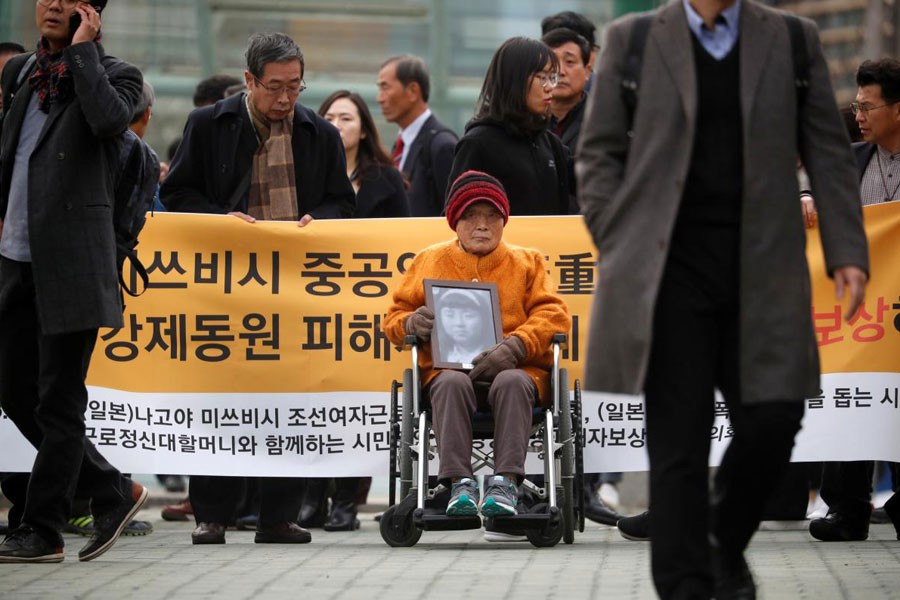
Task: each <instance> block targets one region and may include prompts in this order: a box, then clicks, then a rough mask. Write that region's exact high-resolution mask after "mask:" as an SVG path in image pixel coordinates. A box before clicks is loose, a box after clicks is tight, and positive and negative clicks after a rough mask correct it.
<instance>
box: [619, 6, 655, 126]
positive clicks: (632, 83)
mask: <svg viewBox="0 0 900 600" xmlns="http://www.w3.org/2000/svg"><path fill="white" fill-rule="evenodd" d="M652 23H653V14H652V13H651V14H646V15H641V16H639V17H637V18H636V19H635V21H634V25H633V26H632V28H631V36H630V37H629V39H628V53H627V54H626V55H625V64H624V66H623V69H622V101H623V102H625V110H626V111H627V112H628V132H629V134H630V133H631V130H632V128H633V127H634V113H635V111H636V110H637V101H638V97H637V91H638V87H639V86H640V83H641V64H642V63H643V60H644V47H645V46H646V45H647V36H648V35H649V33H650V25H651V24H652Z"/></svg>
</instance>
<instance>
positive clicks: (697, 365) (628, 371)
mask: <svg viewBox="0 0 900 600" xmlns="http://www.w3.org/2000/svg"><path fill="white" fill-rule="evenodd" d="M648 18H649V19H650V21H649V32H648V35H647V39H646V44H645V46H644V51H643V55H642V58H640V57H639V60H641V61H642V62H641V64H642V68H641V71H640V83H639V87H638V88H637V108H636V111H635V112H634V116H633V127H631V129H632V132H631V133H632V135H630V134H629V133H630V132H629V124H630V122H631V119H630V118H629V110H628V105H627V101H626V98H627V96H626V95H624V94H623V92H622V91H621V90H622V89H623V88H622V85H621V84H622V80H623V71H625V66H624V65H625V63H626V56H627V55H628V54H629V52H628V48H629V41H630V39H631V34H632V32H633V31H634V27H635V23H637V22H638V19H637V18H636V17H635V16H634V15H631V16H627V17H624V18H623V19H621V20H619V21H617V22H615V23H613V24H612V25H610V26H609V28H608V29H607V37H606V41H605V43H604V44H603V50H602V52H601V56H600V59H599V71H598V74H597V80H598V81H599V82H602V85H597V86H595V87H594V89H593V90H592V96H591V98H590V99H589V100H588V108H587V111H588V112H587V115H586V117H585V126H584V129H583V130H582V133H581V140H580V146H579V157H578V163H577V164H578V167H577V180H578V185H579V202H580V204H581V207H582V211H583V213H584V215H585V221H586V222H587V225H588V228H589V229H590V232H591V236H592V237H593V240H594V243H595V244H596V245H597V248H598V286H597V291H596V294H595V297H594V307H593V313H592V316H591V326H590V327H591V330H590V343H589V349H588V359H587V363H586V388H587V389H588V390H596V391H605V392H613V393H627V394H635V393H640V392H644V393H645V398H646V419H647V421H646V422H647V444H648V452H649V458H650V470H651V473H650V505H651V511H650V519H651V521H650V529H651V531H652V532H653V534H652V549H651V553H652V570H653V577H654V583H655V585H656V589H657V591H658V592H659V594H660V596H662V597H663V598H688V597H690V598H709V597H710V596H711V595H712V594H713V593H715V595H716V597H717V598H735V597H740V598H753V597H755V586H754V583H753V579H752V576H751V574H750V572H749V569H748V568H747V565H746V562H745V561H744V558H743V551H744V549H745V548H746V546H747V544H748V543H749V541H750V537H751V536H752V534H753V532H754V531H755V529H756V527H757V526H758V524H759V520H760V518H761V514H762V510H763V507H764V504H765V500H766V498H767V497H768V496H769V495H770V493H771V491H772V489H773V487H774V486H775V485H776V484H777V483H778V479H779V477H780V476H781V474H782V473H783V471H784V468H785V467H786V465H787V463H788V461H789V459H790V454H791V449H792V447H793V441H794V436H795V434H796V432H797V431H798V430H799V427H800V420H801V418H802V415H803V407H804V404H803V399H804V398H806V397H810V396H813V395H815V394H817V393H818V389H819V361H818V353H817V349H816V338H815V333H814V329H813V322H812V314H811V313H812V311H811V297H810V281H809V272H808V266H807V263H806V254H805V243H806V238H805V231H804V226H803V219H802V215H801V211H800V207H799V206H798V202H797V196H798V187H797V178H796V162H797V157H798V156H799V157H800V158H801V159H802V161H803V164H804V165H805V166H806V168H807V170H808V171H809V175H810V177H811V180H812V188H813V190H814V193H815V197H816V200H817V201H818V202H819V204H820V206H819V216H820V223H821V229H820V234H821V238H822V245H823V248H824V252H825V264H826V265H827V269H828V273H829V275H831V276H832V277H833V278H834V280H835V285H836V288H837V292H838V297H839V298H840V297H841V296H842V295H843V294H844V293H845V292H847V291H849V296H850V297H849V302H848V303H847V306H846V311H845V317H846V318H850V317H852V315H853V314H854V313H855V312H856V310H857V308H858V307H859V305H860V303H861V301H862V298H863V295H864V290H865V282H866V279H867V272H868V255H867V247H866V238H865V232H864V230H863V227H862V217H861V210H860V207H859V200H858V190H857V176H856V170H855V166H854V162H853V157H852V155H851V152H850V145H849V141H848V140H847V134H846V133H845V131H844V127H843V124H842V122H841V119H840V117H839V114H838V111H837V106H836V105H835V100H834V94H833V92H832V89H831V84H830V82H829V79H828V68H827V65H826V63H825V59H824V57H823V55H822V49H821V46H820V44H819V41H818V35H817V32H816V30H815V26H814V24H813V23H812V22H811V21H809V20H806V19H801V20H800V22H799V23H798V25H799V27H800V33H801V36H802V41H803V42H804V43H805V46H806V54H807V55H808V60H809V63H808V70H809V77H808V83H809V86H808V89H807V90H806V94H805V100H803V101H802V104H801V103H800V102H798V99H799V97H800V96H798V92H797V89H796V86H795V77H794V66H793V64H792V61H791V56H792V47H791V38H790V35H789V30H788V22H787V21H786V19H785V17H784V16H783V15H782V14H780V13H778V12H777V11H775V10H773V9H770V8H768V7H765V6H764V5H761V4H758V3H756V2H754V1H753V0H691V1H690V2H688V1H687V0H684V1H677V0H676V1H675V2H673V3H670V4H668V5H666V6H665V7H663V8H660V9H658V10H657V11H655V12H654V13H652V16H650V17H648ZM715 388H718V389H720V391H721V392H722V393H723V395H724V397H725V400H726V402H727V404H728V408H729V411H730V415H731V417H730V418H731V425H732V427H733V429H734V437H733V438H732V441H731V444H730V446H729V448H728V450H727V452H726V454H725V456H724V458H723V460H722V467H721V468H720V469H719V471H718V473H717V476H716V482H715V488H716V489H715V492H714V495H713V500H712V504H713V508H714V510H713V511H712V513H711V515H710V511H709V505H710V498H709V495H708V488H707V464H708V462H707V461H708V457H709V448H710V430H711V427H712V421H713V393H714V389H715ZM710 516H711V517H712V518H711V519H710ZM710 524H711V528H710ZM710 534H711V535H710ZM711 550H712V552H711ZM711 565H712V568H711Z"/></svg>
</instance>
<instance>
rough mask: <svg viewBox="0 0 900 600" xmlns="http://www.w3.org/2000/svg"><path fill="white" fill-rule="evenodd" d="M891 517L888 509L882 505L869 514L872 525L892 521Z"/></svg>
mask: <svg viewBox="0 0 900 600" xmlns="http://www.w3.org/2000/svg"><path fill="white" fill-rule="evenodd" d="M890 522H891V518H890V517H889V516H888V514H887V511H886V510H885V509H884V507H883V506H882V507H881V508H876V509H874V510H873V511H872V514H871V515H869V523H871V524H872V525H884V524H886V523H890Z"/></svg>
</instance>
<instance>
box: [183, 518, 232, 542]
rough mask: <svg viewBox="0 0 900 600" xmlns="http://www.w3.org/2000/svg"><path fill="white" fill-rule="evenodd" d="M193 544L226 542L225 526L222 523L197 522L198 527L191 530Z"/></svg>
mask: <svg viewBox="0 0 900 600" xmlns="http://www.w3.org/2000/svg"><path fill="white" fill-rule="evenodd" d="M191 543H193V544H224V543H225V526H224V525H222V524H221V523H197V528H196V529H194V531H192V532H191Z"/></svg>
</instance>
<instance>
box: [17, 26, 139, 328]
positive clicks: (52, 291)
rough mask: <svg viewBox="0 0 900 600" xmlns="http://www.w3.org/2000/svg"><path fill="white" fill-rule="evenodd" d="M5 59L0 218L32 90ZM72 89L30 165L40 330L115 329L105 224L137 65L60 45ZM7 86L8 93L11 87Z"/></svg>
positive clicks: (111, 249)
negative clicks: (71, 93)
mask: <svg viewBox="0 0 900 600" xmlns="http://www.w3.org/2000/svg"><path fill="white" fill-rule="evenodd" d="M28 56H29V55H27V54H22V55H19V56H16V57H13V58H12V59H10V61H9V62H8V63H7V65H6V68H5V69H4V71H3V78H2V80H0V86H2V87H3V89H4V99H3V106H4V107H5V108H4V111H5V115H4V118H3V121H2V124H0V127H2V132H0V217H5V216H6V208H7V206H8V205H9V193H10V184H11V178H12V171H13V166H14V163H15V156H16V148H17V146H18V144H19V134H20V132H21V130H22V122H23V120H24V118H25V114H26V111H27V109H28V103H29V100H30V99H31V96H32V90H31V86H30V85H29V84H28V82H27V81H23V82H22V85H21V86H20V87H19V88H18V89H16V75H17V73H18V71H19V69H20V68H21V67H22V66H23V65H24V64H25V62H26V61H27V59H28ZM63 60H64V61H65V62H66V64H67V65H68V67H69V70H70V72H71V73H72V78H73V81H74V84H75V94H74V96H73V97H72V98H71V99H69V100H67V101H64V102H56V103H54V104H53V106H52V107H51V109H50V113H49V115H48V116H47V121H46V123H45V124H44V128H43V130H42V131H41V134H40V137H39V138H38V141H37V145H36V146H35V148H34V152H33V153H32V154H31V159H30V161H29V163H28V182H29V188H28V231H29V237H30V244H31V266H32V271H33V274H34V287H35V300H36V304H37V310H38V320H39V321H40V323H41V331H42V332H43V333H44V334H45V335H52V334H60V333H68V332H73V331H83V330H88V329H95V328H98V327H121V326H122V301H121V297H120V295H119V285H118V283H119V280H118V274H117V268H116V245H115V242H116V237H115V232H114V229H113V207H114V196H115V194H114V189H115V182H116V179H117V174H118V166H119V148H120V144H121V134H122V133H123V132H124V131H125V130H126V129H127V128H128V124H129V122H130V121H131V116H132V114H133V112H134V106H135V104H137V101H138V99H139V98H140V95H141V86H142V77H141V73H140V71H138V70H137V69H136V68H135V67H133V66H131V65H129V64H127V63H124V62H122V61H120V60H117V59H115V58H113V57H111V56H104V55H103V49H102V47H100V46H99V45H98V44H95V43H93V42H83V43H80V44H76V45H74V46H69V47H68V48H66V49H65V50H63ZM13 91H15V94H14V95H11V92H13Z"/></svg>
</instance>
